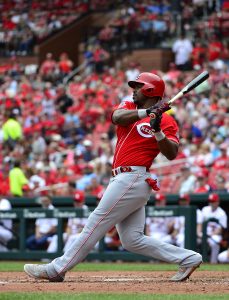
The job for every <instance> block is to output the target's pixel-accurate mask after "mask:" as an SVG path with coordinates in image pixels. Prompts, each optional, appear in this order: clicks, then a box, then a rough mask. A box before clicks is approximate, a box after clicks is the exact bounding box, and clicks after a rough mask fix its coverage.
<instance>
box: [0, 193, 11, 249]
mask: <svg viewBox="0 0 229 300" xmlns="http://www.w3.org/2000/svg"><path fill="white" fill-rule="evenodd" d="M11 209H12V207H11V203H10V201H9V200H8V199H4V198H2V197H0V211H1V210H2V211H6V210H11ZM12 228H13V222H12V220H11V219H0V252H6V251H8V248H7V243H8V242H9V241H10V240H12V238H13V237H14V234H13V231H12Z"/></svg>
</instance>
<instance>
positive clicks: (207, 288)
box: [0, 271, 229, 294]
mask: <svg viewBox="0 0 229 300" xmlns="http://www.w3.org/2000/svg"><path fill="white" fill-rule="evenodd" d="M173 274H174V272H129V271H122V272H120V271H114V272H110V271H109V272H104V271H103V272H101V271H99V272H69V273H68V274H67V276H66V278H65V281H64V282H62V283H51V282H47V281H36V280H34V279H32V278H30V277H28V276H27V275H26V274H25V273H23V272H1V273H0V291H1V292H12V291H14V292H63V293H64V292H69V293H81V292H87V293H93V292H95V293H139V294H143V293H154V294H226V293H229V276H228V275H229V272H209V271H197V272H195V273H194V274H193V275H192V277H191V278H190V279H189V280H188V281H186V282H180V283H173V282H169V280H168V279H169V278H170V276H172V275H173Z"/></svg>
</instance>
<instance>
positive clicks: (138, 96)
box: [133, 83, 146, 106]
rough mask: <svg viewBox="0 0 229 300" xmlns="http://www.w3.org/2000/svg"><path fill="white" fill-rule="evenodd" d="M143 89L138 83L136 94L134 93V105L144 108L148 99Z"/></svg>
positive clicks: (135, 89)
mask: <svg viewBox="0 0 229 300" xmlns="http://www.w3.org/2000/svg"><path fill="white" fill-rule="evenodd" d="M142 87H143V84H142V83H136V85H135V88H134V92H133V100H134V103H135V104H137V105H138V106H142V105H143V104H144V103H145V100H146V97H145V96H144V95H143V94H142V92H141V88H142Z"/></svg>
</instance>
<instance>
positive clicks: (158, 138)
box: [154, 131, 165, 142]
mask: <svg viewBox="0 0 229 300" xmlns="http://www.w3.org/2000/svg"><path fill="white" fill-rule="evenodd" d="M154 136H155V139H156V141H157V142H160V141H161V140H164V138H165V134H164V132H163V131H159V132H155V133H154Z"/></svg>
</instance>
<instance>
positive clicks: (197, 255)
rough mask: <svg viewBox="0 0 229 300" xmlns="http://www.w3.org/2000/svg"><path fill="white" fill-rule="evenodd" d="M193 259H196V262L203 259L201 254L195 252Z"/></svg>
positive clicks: (200, 261)
mask: <svg viewBox="0 0 229 300" xmlns="http://www.w3.org/2000/svg"><path fill="white" fill-rule="evenodd" d="M195 261H196V264H200V263H202V261H203V258H202V255H200V254H199V253H196V255H195Z"/></svg>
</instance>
